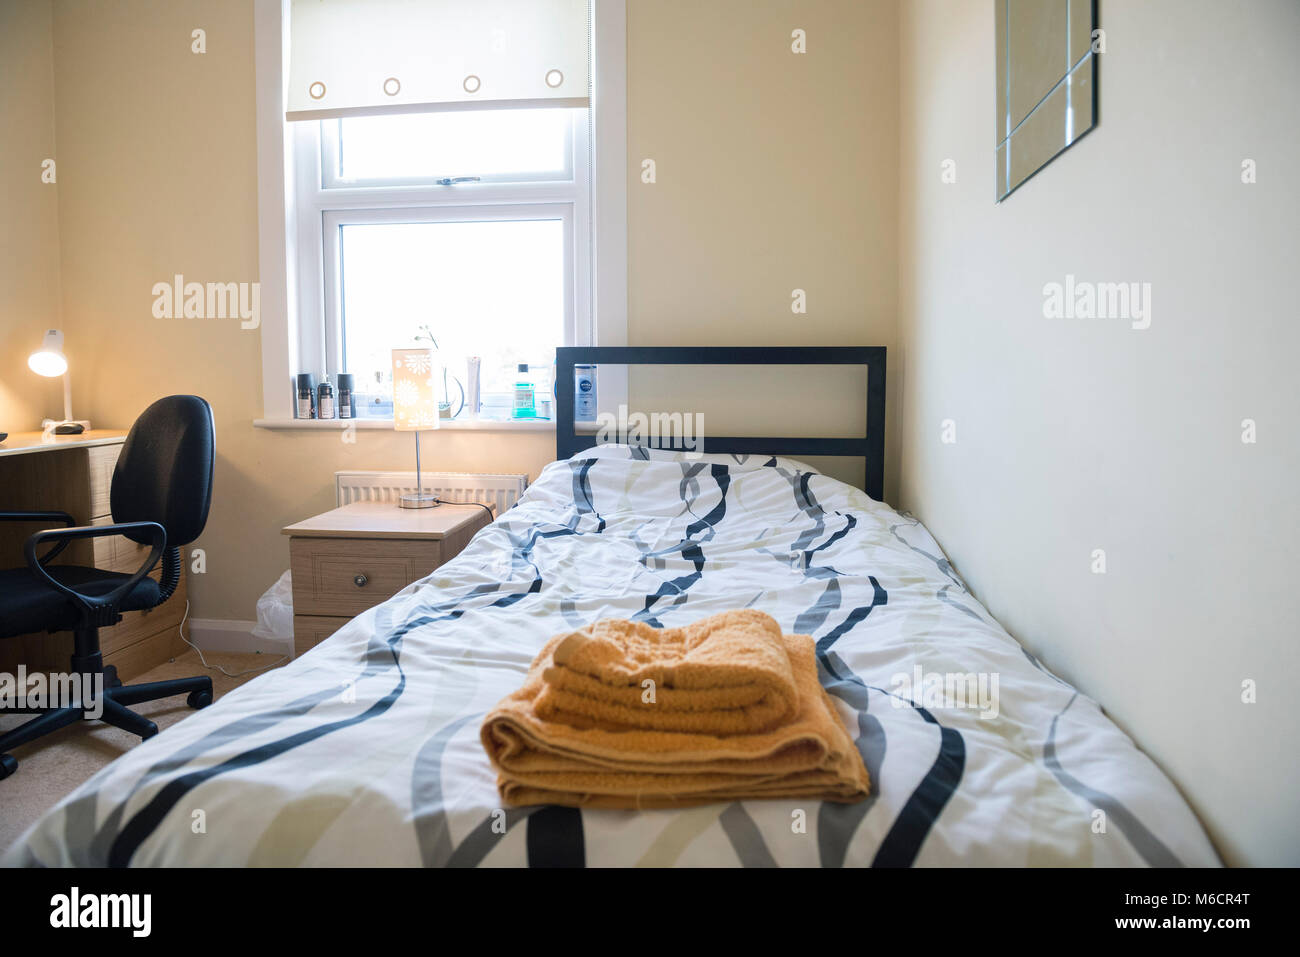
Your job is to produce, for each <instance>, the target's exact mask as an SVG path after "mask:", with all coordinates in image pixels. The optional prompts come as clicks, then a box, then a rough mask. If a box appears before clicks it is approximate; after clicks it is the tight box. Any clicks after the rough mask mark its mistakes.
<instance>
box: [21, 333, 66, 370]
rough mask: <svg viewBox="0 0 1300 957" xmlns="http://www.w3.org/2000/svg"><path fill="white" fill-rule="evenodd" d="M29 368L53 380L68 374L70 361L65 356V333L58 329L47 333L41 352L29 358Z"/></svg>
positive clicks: (34, 353)
mask: <svg viewBox="0 0 1300 957" xmlns="http://www.w3.org/2000/svg"><path fill="white" fill-rule="evenodd" d="M27 368H29V369H31V370H32V371H33V372H35V373H36V374H37V375H43V376H46V377H47V378H51V379H52V378H54V377H55V376H61V375H63V373H65V372H67V371H68V359H67V357H66V356H64V354H63V333H62V332H60V331H59V330H58V329H51V330H49V331H48V332H46V333H45V339H44V341H43V342H42V343H41V348H40V350H39V351H37V352H33V353H32V354H31V355H30V356H28V357H27Z"/></svg>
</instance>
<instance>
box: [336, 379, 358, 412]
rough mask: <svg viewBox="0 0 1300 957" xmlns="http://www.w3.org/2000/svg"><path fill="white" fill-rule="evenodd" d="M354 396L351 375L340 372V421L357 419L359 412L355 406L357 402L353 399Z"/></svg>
mask: <svg viewBox="0 0 1300 957" xmlns="http://www.w3.org/2000/svg"><path fill="white" fill-rule="evenodd" d="M354 394H355V393H354V392H353V391H352V375H351V373H348V372H340V373H339V396H338V398H339V401H338V406H339V418H340V419H355V418H356V417H357V410H356V407H355V406H354V404H353V403H354V402H355V401H356V400H355V399H354V398H353V395H354Z"/></svg>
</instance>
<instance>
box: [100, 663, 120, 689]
mask: <svg viewBox="0 0 1300 957" xmlns="http://www.w3.org/2000/svg"><path fill="white" fill-rule="evenodd" d="M104 687H105V688H120V687H122V679H121V678H119V677H118V676H117V665H108V666H107V667H105V668H104Z"/></svg>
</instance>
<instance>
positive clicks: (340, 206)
mask: <svg viewBox="0 0 1300 957" xmlns="http://www.w3.org/2000/svg"><path fill="white" fill-rule="evenodd" d="M569 112H570V114H571V122H570V124H569V136H568V140H569V143H568V146H569V154H570V155H569V160H568V165H569V168H570V170H571V171H572V172H571V174H570V178H569V179H568V180H544V181H537V180H534V181H528V180H522V181H520V180H516V181H515V182H501V181H497V182H487V183H465V184H457V185H454V186H440V185H437V184H430V183H428V182H427V181H426V182H425V183H422V184H418V185H417V184H414V183H412V182H411V181H409V180H407V181H401V180H399V181H394V182H393V183H390V184H389V185H386V186H371V185H366V186H360V185H348V186H332V187H331V186H327V185H326V183H327V182H328V177H327V175H326V174H325V166H326V164H327V163H328V162H329V160H330V158H331V157H332V156H333V155H337V154H335V153H333V151H332V150H331V148H330V144H329V143H328V142H327V141H326V140H327V134H325V133H324V131H325V129H326V128H327V126H328V125H329V124H332V123H334V122H336V121H333V120H322V121H320V122H307V123H295V124H293V125H294V126H295V127H296V129H295V130H294V139H295V146H294V149H295V156H296V159H295V165H296V170H297V173H298V176H297V183H298V195H297V209H298V223H297V229H298V290H299V307H298V308H299V317H300V322H299V324H298V345H299V355H300V356H302V357H304V358H311V359H312V360H314V361H313V364H312V367H311V368H309V369H308V370H306V371H312V372H314V373H316V374H320V373H321V372H324V373H326V374H328V375H329V376H331V377H336V376H337V375H338V373H340V372H344V371H348V370H345V369H344V368H343V347H342V343H343V321H344V317H343V314H342V303H341V301H340V296H339V289H340V280H341V275H340V234H339V228H340V227H342V226H345V225H353V224H365V223H454V222H491V221H496V222H501V221H509V220H519V219H551V220H554V219H558V220H561V221H562V222H563V223H564V272H565V283H564V327H563V340H562V341H561V342H559V343H557V345H563V346H571V345H590V344H591V343H592V342H594V340H595V334H594V329H593V325H592V318H591V314H592V310H591V177H590V173H589V169H588V161H587V158H588V157H589V156H590V150H589V146H588V143H589V139H588V136H589V134H588V125H589V121H588V118H587V111H586V110H570V111H569Z"/></svg>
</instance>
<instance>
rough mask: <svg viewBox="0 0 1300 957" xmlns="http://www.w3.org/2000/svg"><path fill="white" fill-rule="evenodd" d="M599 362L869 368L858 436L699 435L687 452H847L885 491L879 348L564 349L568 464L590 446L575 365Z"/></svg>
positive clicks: (561, 375)
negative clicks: (579, 416) (577, 401)
mask: <svg viewBox="0 0 1300 957" xmlns="http://www.w3.org/2000/svg"><path fill="white" fill-rule="evenodd" d="M587 363H591V364H595V365H599V364H601V363H605V364H607V365H756V366H757V365H809V366H817V365H860V366H866V367H867V434H866V435H865V436H863V437H862V438H856V439H818V438H799V437H780V438H771V437H766V436H764V437H758V436H754V437H750V436H716V435H707V436H704V437H703V438H702V439H701V441H700V443H699V445H698V446H697V447H695V448H694V449H693V451H700V452H723V453H732V454H736V455H767V454H772V455H848V456H859V455H860V456H862V458H863V459H864V461H865V463H866V480H865V482H864V483H863V490H864V491H865V492H866V493H867V494H868V495H870V496H871V497H872V498H874V499H876V500H877V501H880V500H883V498H884V488H885V347H884V346H744V347H740V348H733V347H731V346H704V347H692V346H565V347H563V348H560V349H556V350H555V405H556V409H555V455H556V458H559V459H567V458H570V457H571V456H573V455H576V454H577V453H578V452H581V451H582V450H583V449H590V448H594V447H595V446H596V444H597V437H596V435H595V434H594V433H586V434H581V435H580V434H578V433H577V431H576V429H575V425H574V419H573V416H574V408H573V367H574V366H575V365H582V364H587ZM645 444H646V445H647V446H649V447H651V448H662V449H673V450H676V451H682V450H684V449H685V448H686V447H685V446H684V445H683V444H682V441H681V437H679V436H675V437H673V438H672V439H670V440H666V441H654V442H651V441H646V442H645Z"/></svg>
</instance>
